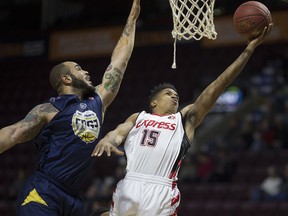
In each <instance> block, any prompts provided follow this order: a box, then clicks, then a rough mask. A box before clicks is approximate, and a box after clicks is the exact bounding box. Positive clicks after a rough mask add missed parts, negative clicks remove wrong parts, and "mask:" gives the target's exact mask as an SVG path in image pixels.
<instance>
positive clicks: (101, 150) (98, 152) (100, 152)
mask: <svg viewBox="0 0 288 216" xmlns="http://www.w3.org/2000/svg"><path fill="white" fill-rule="evenodd" d="M104 152H106V154H107V156H108V157H110V156H111V152H114V153H115V154H116V155H124V152H123V151H120V150H119V149H117V148H116V147H114V146H103V145H99V144H98V145H97V146H96V147H95V149H94V151H93V153H92V155H91V156H92V157H95V156H96V157H100V156H102V155H103V153H104Z"/></svg>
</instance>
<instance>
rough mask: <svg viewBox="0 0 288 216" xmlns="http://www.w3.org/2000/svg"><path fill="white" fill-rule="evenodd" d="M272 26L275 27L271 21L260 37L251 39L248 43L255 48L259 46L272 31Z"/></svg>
mask: <svg viewBox="0 0 288 216" xmlns="http://www.w3.org/2000/svg"><path fill="white" fill-rule="evenodd" d="M272 28H273V23H270V24H269V26H268V27H265V28H264V29H263V32H262V34H261V35H260V36H259V37H257V38H255V39H253V40H251V41H249V43H248V45H250V46H253V48H256V47H257V46H259V45H260V44H261V43H263V41H264V40H265V39H266V38H267V37H268V36H269V34H270V32H271V31H272Z"/></svg>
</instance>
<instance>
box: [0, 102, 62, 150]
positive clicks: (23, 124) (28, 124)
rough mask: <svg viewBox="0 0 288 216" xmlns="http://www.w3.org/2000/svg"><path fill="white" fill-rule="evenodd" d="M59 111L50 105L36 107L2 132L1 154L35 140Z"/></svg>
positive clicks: (0, 138)
mask: <svg viewBox="0 0 288 216" xmlns="http://www.w3.org/2000/svg"><path fill="white" fill-rule="evenodd" d="M57 112H58V110H57V109H56V108H55V107H54V106H52V105H51V104H50V103H45V104H41V105H38V106H36V107H34V108H33V109H32V110H31V111H30V112H29V113H28V114H27V115H26V117H25V118H24V119H23V120H21V121H19V122H17V123H15V124H13V125H10V126H7V127H4V128H2V129H1V130H0V153H2V152H4V151H6V150H7V149H9V148H11V147H13V146H14V145H16V144H18V143H23V142H26V141H29V140H31V139H33V138H35V137H36V136H37V135H38V133H39V132H40V131H41V129H42V128H43V127H44V126H45V125H46V124H47V123H48V122H49V121H50V120H51V119H52V118H53V117H54V116H55V115H56V113H57Z"/></svg>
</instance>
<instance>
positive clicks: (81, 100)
mask: <svg viewBox="0 0 288 216" xmlns="http://www.w3.org/2000/svg"><path fill="white" fill-rule="evenodd" d="M139 13H140V0H134V2H133V5H132V8H131V11H130V15H129V17H128V19H127V23H126V26H125V28H124V30H123V33H122V35H121V37H120V39H119V41H118V43H117V45H116V47H115V49H114V51H113V54H112V57H111V63H110V65H109V66H108V68H107V70H106V71H105V73H104V76H103V79H102V83H101V84H99V85H98V86H97V87H95V86H93V85H92V83H91V81H90V75H89V73H88V71H85V70H83V69H82V68H81V67H80V65H78V64H77V63H75V62H69V61H67V62H63V63H60V64H58V65H56V66H55V67H54V68H53V69H52V70H51V72H50V83H51V85H52V87H53V88H54V89H55V90H56V91H57V93H58V94H59V96H57V97H53V98H51V99H50V100H49V101H48V102H47V103H43V104H40V105H38V106H36V107H34V108H33V109H32V110H31V111H30V112H29V113H28V114H27V116H26V117H25V118H24V119H23V120H21V121H19V122H17V123H15V124H13V125H10V126H7V127H4V128H2V129H1V130H0V152H1V153H2V152H4V151H5V150H7V149H9V148H11V147H13V146H14V145H16V144H19V143H23V142H26V141H29V140H32V139H34V138H36V139H35V142H36V146H37V148H38V150H39V153H40V156H39V161H38V164H37V170H36V172H35V173H34V174H33V175H32V176H31V178H29V180H28V182H27V183H26V184H25V186H24V189H23V191H22V192H21V193H20V194H19V197H18V200H17V215H21V216H44V215H45V216H48V215H49V216H51V215H53V216H83V215H84V205H83V202H82V199H81V198H80V197H79V188H80V185H81V181H82V180H83V178H84V177H85V174H86V173H87V172H89V168H91V165H92V164H93V158H91V154H92V152H93V149H94V147H95V145H96V144H97V142H98V141H99V138H100V135H101V129H102V124H103V118H104V113H105V110H106V109H107V107H108V106H109V105H110V104H111V102H112V101H113V99H114V98H115V97H116V95H117V93H118V91H119V88H120V84H121V81H122V79H123V76H124V72H125V70H126V67H127V64H128V61H129V59H130V56H131V54H132V50H133V47H134V38H135V29H136V21H137V18H138V16H139Z"/></svg>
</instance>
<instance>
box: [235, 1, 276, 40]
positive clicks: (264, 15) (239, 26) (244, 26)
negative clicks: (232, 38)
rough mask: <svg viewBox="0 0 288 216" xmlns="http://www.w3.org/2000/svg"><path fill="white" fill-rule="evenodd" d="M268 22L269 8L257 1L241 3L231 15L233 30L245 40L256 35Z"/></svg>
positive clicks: (269, 16) (269, 21)
mask: <svg viewBox="0 0 288 216" xmlns="http://www.w3.org/2000/svg"><path fill="white" fill-rule="evenodd" d="M270 23H272V17H271V13H270V11H269V9H268V8H267V7H266V6H265V5H264V4H262V3H261V2H258V1H248V2H245V3H243V4H241V5H240V6H239V7H238V8H237V9H236V11H235V13H234V16H233V25H234V28H235V30H236V31H237V32H238V33H239V34H240V35H241V36H242V37H244V38H245V39H247V40H252V39H254V38H256V37H258V36H259V35H260V34H261V33H262V32H263V29H264V28H265V27H266V26H267V27H268V26H269V24H270Z"/></svg>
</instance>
